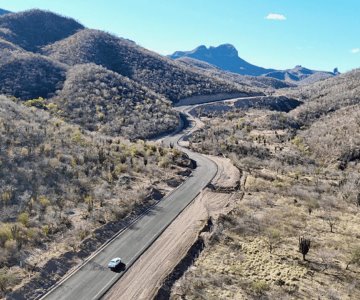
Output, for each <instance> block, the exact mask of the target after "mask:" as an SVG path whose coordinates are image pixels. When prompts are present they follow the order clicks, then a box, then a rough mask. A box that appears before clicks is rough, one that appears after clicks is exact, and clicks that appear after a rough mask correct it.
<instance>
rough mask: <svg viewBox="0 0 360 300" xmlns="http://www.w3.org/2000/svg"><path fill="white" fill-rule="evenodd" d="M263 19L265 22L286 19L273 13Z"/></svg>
mask: <svg viewBox="0 0 360 300" xmlns="http://www.w3.org/2000/svg"><path fill="white" fill-rule="evenodd" d="M265 19H267V20H275V21H285V20H286V17H285V16H284V15H282V14H274V13H270V14H268V15H267V16H266V17H265Z"/></svg>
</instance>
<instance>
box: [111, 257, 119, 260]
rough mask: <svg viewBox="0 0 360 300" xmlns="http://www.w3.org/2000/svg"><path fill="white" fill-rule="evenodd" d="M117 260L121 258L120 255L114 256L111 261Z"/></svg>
mask: <svg viewBox="0 0 360 300" xmlns="http://www.w3.org/2000/svg"><path fill="white" fill-rule="evenodd" d="M118 260H121V258H120V257H115V258H113V259H112V260H111V261H118Z"/></svg>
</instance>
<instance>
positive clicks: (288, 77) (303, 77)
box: [264, 66, 337, 84]
mask: <svg viewBox="0 0 360 300" xmlns="http://www.w3.org/2000/svg"><path fill="white" fill-rule="evenodd" d="M335 75H337V74H334V73H332V72H323V71H313V70H310V69H307V68H304V67H302V66H296V67H295V68H293V69H288V70H284V71H273V72H270V73H267V74H265V75H264V76H265V77H271V78H275V79H279V80H283V81H286V82H290V83H300V84H311V83H314V82H316V81H319V80H323V79H327V78H330V77H334V76H335Z"/></svg>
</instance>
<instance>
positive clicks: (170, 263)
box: [104, 157, 240, 300]
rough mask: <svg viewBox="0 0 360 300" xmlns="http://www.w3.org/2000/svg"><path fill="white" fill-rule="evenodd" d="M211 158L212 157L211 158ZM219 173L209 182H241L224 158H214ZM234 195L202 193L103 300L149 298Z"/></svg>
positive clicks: (221, 183)
mask: <svg viewBox="0 0 360 300" xmlns="http://www.w3.org/2000/svg"><path fill="white" fill-rule="evenodd" d="M210 158H211V159H212V157H210ZM214 161H215V162H216V164H217V165H218V169H219V171H218V174H217V176H216V177H215V179H214V181H213V182H212V183H213V184H214V185H216V186H224V187H226V188H228V187H229V186H231V185H232V184H236V183H237V182H238V181H239V180H240V172H239V170H237V169H236V168H235V167H234V166H232V165H231V164H230V163H229V161H228V160H227V159H225V158H216V159H214ZM236 199H237V197H236V194H233V193H232V194H224V193H213V192H210V191H209V190H205V191H203V192H202V193H201V194H200V195H199V196H198V197H197V198H196V199H195V200H194V201H193V203H192V204H190V205H189V206H188V207H187V208H186V209H185V210H184V211H183V212H182V213H181V214H180V216H179V217H178V218H177V219H176V220H175V221H174V222H173V223H172V224H171V225H170V226H169V227H168V228H167V229H166V230H165V232H164V233H163V234H162V235H161V236H160V237H159V238H158V239H157V240H156V241H155V243H154V244H153V245H152V246H151V247H150V248H149V249H148V250H147V251H146V252H145V253H144V254H143V255H142V256H141V257H140V258H139V259H138V260H137V261H136V262H135V263H134V265H133V266H132V267H131V268H130V269H129V270H128V271H127V272H126V273H125V274H124V276H123V277H122V278H121V279H120V280H119V281H118V282H117V283H116V284H115V285H114V286H113V288H112V289H111V290H110V291H109V292H108V293H107V294H106V295H105V297H104V299H114V300H115V299H124V300H130V299H134V300H135V299H136V300H138V299H152V298H153V297H154V296H155V295H156V293H157V291H158V289H159V288H160V286H161V284H162V282H163V280H164V279H165V278H166V276H167V275H168V274H169V273H170V272H171V271H172V270H173V268H174V267H175V266H176V265H177V263H178V262H179V261H180V260H181V259H182V258H183V257H184V256H185V254H186V253H187V251H188V250H189V248H190V247H191V246H192V244H193V243H194V242H195V240H196V239H197V237H198V234H199V231H200V230H201V229H202V228H203V226H204V224H205V223H206V221H207V219H208V217H209V216H212V217H213V218H215V219H216V217H217V216H218V215H219V214H220V213H222V212H226V211H228V210H229V209H231V207H232V204H233V203H235V201H236Z"/></svg>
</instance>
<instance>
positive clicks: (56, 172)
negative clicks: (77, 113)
mask: <svg viewBox="0 0 360 300" xmlns="http://www.w3.org/2000/svg"><path fill="white" fill-rule="evenodd" d="M0 140H1V146H0V282H1V288H0V297H2V296H3V295H4V294H3V292H5V291H7V290H9V289H10V288H11V287H13V286H15V285H16V284H18V283H19V282H21V281H22V280H24V279H25V280H26V279H27V278H28V277H30V276H36V274H37V271H39V270H38V269H36V266H40V265H42V264H44V263H46V262H47V261H48V260H49V259H51V258H52V257H56V256H58V255H60V254H63V253H65V252H67V251H70V250H73V249H78V247H79V245H80V244H81V242H82V241H83V240H84V239H85V238H87V237H89V236H90V235H91V232H92V231H93V230H94V229H96V228H99V227H100V226H102V225H104V224H106V223H108V222H122V221H123V220H124V218H125V217H127V216H128V215H129V214H130V213H132V212H134V211H135V210H136V209H141V208H142V207H147V206H149V205H151V204H153V203H154V200H159V197H160V198H161V197H162V195H164V194H165V193H166V192H167V191H169V190H170V189H171V188H170V187H169V186H168V185H167V180H172V181H175V182H178V183H181V182H182V181H183V180H184V179H185V177H184V176H183V175H181V174H184V173H183V172H184V171H186V172H185V173H186V174H188V172H189V171H190V170H189V169H188V166H189V165H190V160H189V159H188V158H187V157H186V156H185V155H184V154H182V153H180V152H179V151H177V150H175V149H170V148H162V147H160V146H159V145H157V144H155V143H145V142H137V143H130V142H129V141H128V140H125V139H122V138H111V137H107V136H103V135H100V134H97V135H93V134H91V133H89V132H87V131H86V130H84V129H82V128H81V127H80V126H78V125H69V124H67V123H66V122H64V121H63V120H61V119H58V118H54V117H52V116H51V115H50V114H49V113H48V112H46V111H44V110H39V109H37V108H35V107H26V106H25V105H22V104H21V103H17V102H14V101H13V100H9V99H7V98H5V97H3V96H1V97H0ZM190 173H191V171H190ZM153 178H156V183H154V180H153ZM154 195H157V196H156V197H155V199H153V197H154ZM73 251H75V250H73ZM20 260H21V261H22V262H23V264H24V265H23V267H19V261H20ZM4 274H5V275H4ZM49 276H52V275H51V274H49ZM5 283H6V284H5Z"/></svg>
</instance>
